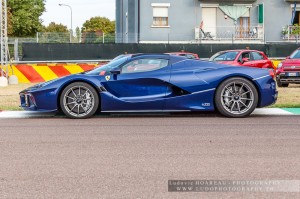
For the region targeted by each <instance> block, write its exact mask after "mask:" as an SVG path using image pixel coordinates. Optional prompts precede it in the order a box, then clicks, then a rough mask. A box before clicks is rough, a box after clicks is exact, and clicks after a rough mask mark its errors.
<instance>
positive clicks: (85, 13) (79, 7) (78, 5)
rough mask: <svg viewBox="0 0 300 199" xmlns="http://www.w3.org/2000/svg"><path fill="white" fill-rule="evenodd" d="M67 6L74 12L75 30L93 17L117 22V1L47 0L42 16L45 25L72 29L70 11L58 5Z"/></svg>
mask: <svg viewBox="0 0 300 199" xmlns="http://www.w3.org/2000/svg"><path fill="white" fill-rule="evenodd" d="M60 3H62V4H67V5H70V6H71V7H72V10H73V29H74V30H75V28H76V27H77V26H79V27H81V26H82V24H83V23H84V22H85V21H86V20H88V19H90V18H91V17H95V16H101V17H107V18H109V19H111V20H115V0H46V12H45V13H44V14H43V15H42V17H41V19H42V20H43V24H44V25H48V24H49V23H50V22H52V21H53V22H56V23H62V24H64V25H66V26H68V28H70V27H71V14H70V9H69V8H68V7H65V6H59V5H58V4H60Z"/></svg>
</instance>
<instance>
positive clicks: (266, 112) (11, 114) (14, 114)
mask: <svg viewBox="0 0 300 199" xmlns="http://www.w3.org/2000/svg"><path fill="white" fill-rule="evenodd" d="M55 115H56V114H55V113H43V112H31V111H1V110H0V119H5V118H50V117H54V116H55ZM258 115H260V116H291V115H299V114H294V113H292V112H289V111H286V110H283V109H281V108H258V109H256V110H255V111H254V112H253V113H252V116H258ZM187 116H188V114H187Z"/></svg>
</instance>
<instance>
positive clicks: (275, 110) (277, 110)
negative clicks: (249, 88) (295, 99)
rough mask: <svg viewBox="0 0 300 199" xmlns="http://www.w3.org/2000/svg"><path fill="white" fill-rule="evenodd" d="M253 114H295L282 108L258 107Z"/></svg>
mask: <svg viewBox="0 0 300 199" xmlns="http://www.w3.org/2000/svg"><path fill="white" fill-rule="evenodd" d="M252 115H294V114H293V113H291V112H289V111H286V110H283V109H281V108H257V109H255V110H254V111H253V113H252Z"/></svg>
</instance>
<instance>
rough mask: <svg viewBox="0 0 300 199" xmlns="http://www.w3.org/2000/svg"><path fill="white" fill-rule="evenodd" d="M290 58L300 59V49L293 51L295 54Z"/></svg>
mask: <svg viewBox="0 0 300 199" xmlns="http://www.w3.org/2000/svg"><path fill="white" fill-rule="evenodd" d="M290 59H300V50H296V51H295V52H293V54H292V55H291V56H290Z"/></svg>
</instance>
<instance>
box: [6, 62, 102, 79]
mask: <svg viewBox="0 0 300 199" xmlns="http://www.w3.org/2000/svg"><path fill="white" fill-rule="evenodd" d="M101 65H103V63H79V64H77V63H38V64H13V65H10V66H9V75H12V74H14V75H16V76H17V77H18V79H19V82H20V83H38V82H45V81H49V80H52V79H56V78H58V77H63V76H67V75H70V74H76V73H81V72H84V71H88V70H92V69H94V68H95V67H98V66H101Z"/></svg>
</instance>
